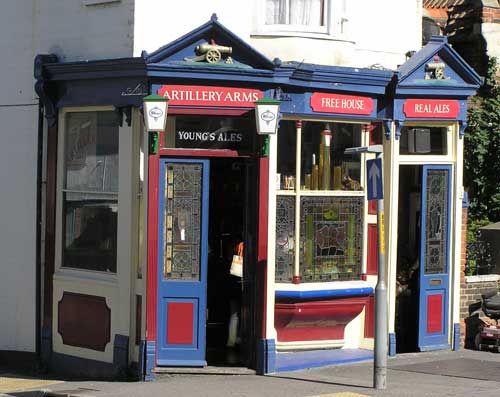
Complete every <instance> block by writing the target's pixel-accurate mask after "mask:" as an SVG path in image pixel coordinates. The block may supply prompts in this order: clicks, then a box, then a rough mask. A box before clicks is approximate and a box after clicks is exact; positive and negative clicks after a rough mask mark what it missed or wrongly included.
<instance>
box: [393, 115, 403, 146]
mask: <svg viewBox="0 0 500 397" xmlns="http://www.w3.org/2000/svg"><path fill="white" fill-rule="evenodd" d="M394 124H395V125H396V131H395V134H394V138H396V140H397V141H398V140H399V138H401V128H403V122H402V121H401V120H394Z"/></svg>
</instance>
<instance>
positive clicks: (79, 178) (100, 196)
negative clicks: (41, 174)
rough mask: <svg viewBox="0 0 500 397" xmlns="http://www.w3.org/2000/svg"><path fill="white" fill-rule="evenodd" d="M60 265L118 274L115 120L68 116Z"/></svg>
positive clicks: (104, 116)
mask: <svg viewBox="0 0 500 397" xmlns="http://www.w3.org/2000/svg"><path fill="white" fill-rule="evenodd" d="M64 142H65V145H64V149H65V150H64V171H63V173H64V186H63V189H62V197H63V253H62V266H64V267H70V268H77V269H87V270H96V271H105V272H112V273H115V272H116V243H117V220H118V120H117V117H116V115H115V113H114V112H79V113H68V114H67V118H66V133H65V137H64Z"/></svg>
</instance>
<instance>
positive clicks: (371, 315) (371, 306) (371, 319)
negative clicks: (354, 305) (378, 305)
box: [365, 296, 375, 338]
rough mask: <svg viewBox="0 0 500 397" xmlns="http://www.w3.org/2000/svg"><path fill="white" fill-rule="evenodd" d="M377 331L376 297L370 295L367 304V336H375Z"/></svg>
mask: <svg viewBox="0 0 500 397" xmlns="http://www.w3.org/2000/svg"><path fill="white" fill-rule="evenodd" d="M374 332H375V297H373V296H369V297H368V303H367V304H366V306H365V338H373V336H374V334H375V333H374Z"/></svg>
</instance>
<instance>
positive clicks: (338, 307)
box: [274, 297, 367, 342]
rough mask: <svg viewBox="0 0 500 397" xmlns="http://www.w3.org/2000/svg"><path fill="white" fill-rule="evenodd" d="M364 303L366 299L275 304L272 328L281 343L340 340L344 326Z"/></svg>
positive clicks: (359, 311)
mask: <svg viewBox="0 0 500 397" xmlns="http://www.w3.org/2000/svg"><path fill="white" fill-rule="evenodd" d="M366 303H367V298H366V297H360V298H345V299H332V300H329V301H316V302H297V303H277V304H276V306H275V319H274V325H275V328H276V331H277V333H278V340H279V341H281V342H292V341H309V340H331V339H344V329H345V326H346V325H347V324H348V323H349V322H350V321H352V320H353V319H354V318H355V317H356V316H357V315H358V314H359V313H361V311H362V310H363V307H364V306H365V305H366Z"/></svg>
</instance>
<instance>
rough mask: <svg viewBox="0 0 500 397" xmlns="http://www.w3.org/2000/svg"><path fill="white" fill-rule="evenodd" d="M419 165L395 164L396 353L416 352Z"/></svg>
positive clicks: (420, 187)
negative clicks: (396, 203) (396, 187)
mask: <svg viewBox="0 0 500 397" xmlns="http://www.w3.org/2000/svg"><path fill="white" fill-rule="evenodd" d="M421 181H422V166H419V165H403V166H400V167H399V206H398V256H397V273H396V323H395V330H396V352H397V353H408V352H416V351H418V316H419V273H420V264H419V258H420V225H421V212H422V203H421V197H422V182H421Z"/></svg>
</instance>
